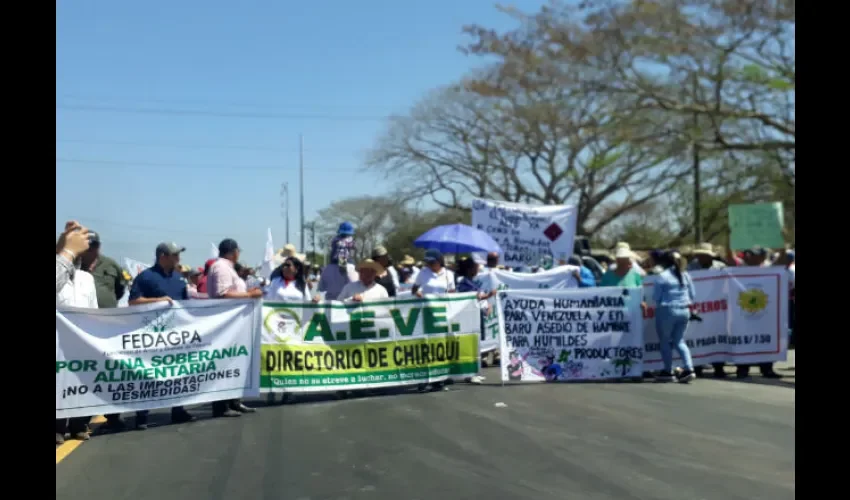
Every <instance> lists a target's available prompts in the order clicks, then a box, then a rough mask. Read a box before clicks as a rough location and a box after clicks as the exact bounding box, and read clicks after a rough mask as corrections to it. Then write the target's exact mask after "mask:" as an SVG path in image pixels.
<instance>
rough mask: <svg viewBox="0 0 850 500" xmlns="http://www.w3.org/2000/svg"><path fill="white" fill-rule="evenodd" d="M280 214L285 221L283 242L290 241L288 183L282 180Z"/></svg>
mask: <svg viewBox="0 0 850 500" xmlns="http://www.w3.org/2000/svg"><path fill="white" fill-rule="evenodd" d="M280 197H281V200H280V216H281V217H283V220H284V221H286V242H285V243H284V244H289V243H291V242H290V241H289V183H288V182H284V183H283V184H281V185H280Z"/></svg>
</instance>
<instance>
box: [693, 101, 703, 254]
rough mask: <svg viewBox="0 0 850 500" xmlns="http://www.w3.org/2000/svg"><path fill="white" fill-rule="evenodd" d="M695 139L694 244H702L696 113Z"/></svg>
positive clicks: (697, 121)
mask: <svg viewBox="0 0 850 500" xmlns="http://www.w3.org/2000/svg"><path fill="white" fill-rule="evenodd" d="M693 133H694V137H693V139H692V141H693V169H694V243H696V244H697V245H699V244H700V243H702V210H700V205H701V204H702V196H701V192H702V185H701V180H700V165H699V161H700V156H699V138H698V137H697V136H698V134H699V115H697V114H696V113H694V132H693Z"/></svg>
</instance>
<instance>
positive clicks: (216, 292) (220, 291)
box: [207, 238, 263, 417]
mask: <svg viewBox="0 0 850 500" xmlns="http://www.w3.org/2000/svg"><path fill="white" fill-rule="evenodd" d="M239 254H240V250H239V244H238V243H236V240H234V239H231V238H227V239H224V240H222V241H221V243H219V244H218V260H216V261H215V262H214V263H213V265H211V266H210V272H209V276H208V277H207V293H208V294H209V297H210V298H211V299H258V298H260V297H262V296H263V291H262V290H260V289H259V288H252V289H251V290H248V287H247V286H246V285H245V281H244V280H243V279H242V278H240V277H239V274H237V272H236V263H237V262H238V261H239ZM212 407H213V417H240V416H242V414H243V413H254V412H255V411H256V410H255V409H254V408H249V407H247V406H245V405H244V404H242V401H240V400H238V399H233V400H230V401H216V402H214V403H213V404H212Z"/></svg>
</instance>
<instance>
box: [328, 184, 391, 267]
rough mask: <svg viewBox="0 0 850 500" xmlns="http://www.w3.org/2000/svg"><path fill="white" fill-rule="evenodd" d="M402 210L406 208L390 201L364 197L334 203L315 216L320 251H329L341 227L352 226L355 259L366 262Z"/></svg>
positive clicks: (389, 199) (388, 199)
mask: <svg viewBox="0 0 850 500" xmlns="http://www.w3.org/2000/svg"><path fill="white" fill-rule="evenodd" d="M402 209H403V206H402V205H401V204H400V203H399V202H398V201H397V200H396V199H391V198H381V197H371V196H361V197H356V198H346V199H343V200H339V201H335V202H333V203H331V204H330V205H329V206H327V207H326V208H323V209H321V210H319V213H318V214H317V216H316V219H315V223H316V238H317V240H318V243H319V247H320V248H324V249H326V250H327V249H328V245H329V244H330V241H331V239H332V238H333V237H334V236H335V235H336V234H337V230H338V229H339V225H340V224H342V223H343V222H350V223H352V224H353V225H354V228H355V231H356V238H357V250H356V254H355V255H356V258H357V260H360V259H363V258H366V257H368V256H369V255H370V254H371V252H372V249H373V248H374V247H375V246H377V245H379V244H381V242H382V241H383V240H384V238H385V237H386V235H387V234H388V232H389V231H390V230H391V228H392V221H393V215H394V214H396V213H397V212H398V211H399V210H402Z"/></svg>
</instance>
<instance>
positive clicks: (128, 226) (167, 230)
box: [69, 215, 223, 241]
mask: <svg viewBox="0 0 850 500" xmlns="http://www.w3.org/2000/svg"><path fill="white" fill-rule="evenodd" d="M69 220H75V221H79V222H80V224H82V225H84V226H86V227H88V226H89V222H94V223H95V224H102V225H105V226H118V227H121V228H123V229H133V230H136V231H153V232H158V233H171V234H174V233H181V234H194V235H196V236H204V237H207V238H223V236H222V235H221V234H213V233H202V232H198V231H185V230H182V229H179V228H173V227H172V228H166V227H157V226H140V225H138V224H127V223H126V222H119V221H113V220H109V219H101V218H99V217H88V216H85V215H77V216H76V217H72V218H71V219H69ZM93 229H94V230H95V231H98V232H99V233H100V232H101V231H99V230H98V229H97V228H93ZM106 240H107V241H108V238H106Z"/></svg>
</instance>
